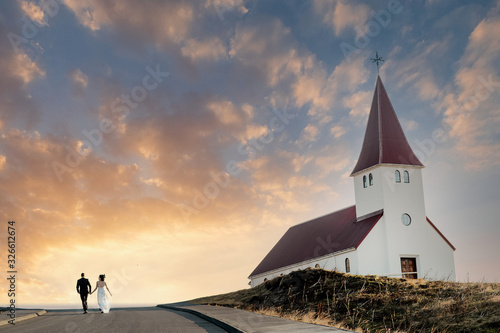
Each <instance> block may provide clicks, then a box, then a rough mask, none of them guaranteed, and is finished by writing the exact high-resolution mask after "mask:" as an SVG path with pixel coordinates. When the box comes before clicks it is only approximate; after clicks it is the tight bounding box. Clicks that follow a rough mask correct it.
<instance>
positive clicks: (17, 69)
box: [0, 26, 45, 129]
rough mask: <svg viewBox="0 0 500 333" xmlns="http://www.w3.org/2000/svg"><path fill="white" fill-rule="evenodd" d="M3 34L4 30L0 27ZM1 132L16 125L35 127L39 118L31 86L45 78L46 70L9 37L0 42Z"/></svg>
mask: <svg viewBox="0 0 500 333" xmlns="http://www.w3.org/2000/svg"><path fill="white" fill-rule="evenodd" d="M0 32H5V30H4V29H3V28H2V27H1V26H0ZM0 72H1V73H2V76H1V77H0V101H1V103H2V107H1V108H0V125H1V126H0V129H1V128H2V127H4V126H9V125H10V124H12V123H13V122H15V121H16V122H17V126H26V127H28V128H32V127H33V126H34V125H35V124H37V123H38V121H39V119H40V111H39V108H38V104H37V102H36V101H34V100H33V98H32V96H31V94H30V93H29V90H28V89H29V88H30V87H29V86H30V84H31V83H33V82H35V81H36V80H38V79H41V78H44V77H45V69H44V68H43V67H42V66H41V64H40V63H38V62H37V61H36V60H34V59H32V57H30V56H29V55H28V54H27V53H26V52H24V51H22V50H19V51H15V50H14V49H13V48H12V47H11V45H10V44H9V41H8V39H7V38H2V39H0Z"/></svg>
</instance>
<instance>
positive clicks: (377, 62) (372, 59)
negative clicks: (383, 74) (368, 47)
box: [370, 52, 385, 73]
mask: <svg viewBox="0 0 500 333" xmlns="http://www.w3.org/2000/svg"><path fill="white" fill-rule="evenodd" d="M370 60H371V61H372V64H373V63H376V64H377V73H378V72H379V71H378V70H379V65H378V64H379V62H384V61H385V60H384V59H383V58H382V57H379V56H378V52H375V58H370Z"/></svg>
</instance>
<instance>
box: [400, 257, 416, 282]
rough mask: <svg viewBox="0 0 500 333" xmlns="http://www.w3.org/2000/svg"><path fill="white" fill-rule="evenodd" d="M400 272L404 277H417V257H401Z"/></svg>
mask: <svg viewBox="0 0 500 333" xmlns="http://www.w3.org/2000/svg"><path fill="white" fill-rule="evenodd" d="M401 273H403V278H405V279H417V278H418V277H417V259H416V258H401ZM405 273H406V274H405Z"/></svg>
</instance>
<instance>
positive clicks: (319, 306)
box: [192, 269, 500, 333]
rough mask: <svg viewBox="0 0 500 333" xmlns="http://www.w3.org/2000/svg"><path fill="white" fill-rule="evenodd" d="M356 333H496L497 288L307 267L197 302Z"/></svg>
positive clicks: (499, 320)
mask: <svg viewBox="0 0 500 333" xmlns="http://www.w3.org/2000/svg"><path fill="white" fill-rule="evenodd" d="M192 302H194V303H197V304H216V305H222V306H230V307H236V308H241V309H246V310H251V311H256V312H259V313H264V314H267V315H274V316H279V317H284V318H289V319H293V320H298V321H303V322H309V323H314V324H321V325H330V326H336V327H340V328H347V329H350V330H356V331H357V332H432V333H438V332H439V333H445V332H464V333H465V332H474V333H476V332H500V285H499V284H493V283H456V282H442V281H426V280H404V279H394V278H383V277H378V276H355V275H349V274H342V273H337V272H332V271H324V270H319V269H307V270H304V271H297V272H293V273H291V274H289V275H286V276H283V277H279V278H276V279H273V280H271V281H267V282H266V283H264V284H262V285H260V286H258V287H255V288H251V289H245V290H241V291H237V292H233V293H229V294H224V295H218V296H212V297H206V298H201V299H197V300H194V301H192Z"/></svg>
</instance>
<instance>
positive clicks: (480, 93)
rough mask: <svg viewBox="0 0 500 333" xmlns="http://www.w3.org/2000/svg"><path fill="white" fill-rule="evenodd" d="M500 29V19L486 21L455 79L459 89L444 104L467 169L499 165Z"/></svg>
mask: <svg viewBox="0 0 500 333" xmlns="http://www.w3.org/2000/svg"><path fill="white" fill-rule="evenodd" d="M498 29H500V19H499V17H498V15H492V16H490V17H488V18H486V19H483V20H482V21H481V22H480V23H479V24H478V25H477V26H476V27H475V29H474V30H473V31H472V33H471V35H470V36H469V43H468V45H467V47H466V49H465V52H464V54H463V56H462V58H461V59H460V61H459V64H460V68H459V69H458V71H457V73H456V75H455V83H456V86H457V89H456V91H455V92H451V93H449V94H447V95H446V96H445V97H444V98H443V102H442V104H441V107H442V109H443V110H444V120H443V121H444V123H445V125H446V126H447V128H449V134H450V136H451V137H452V138H453V139H454V140H455V142H456V149H457V150H458V151H459V152H460V153H461V154H462V155H463V156H464V157H465V158H467V164H466V167H468V168H471V169H482V168H485V167H490V166H498V165H499V160H500V159H499V157H500V142H499V141H498V135H499V132H498V128H500V117H499V109H498V105H499V104H500V98H499V94H498V91H499V89H500V73H498V71H497V70H496V69H495V68H496V65H497V64H498V62H499V61H500V42H499V41H498V38H497V37H496V35H495V31H498Z"/></svg>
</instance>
